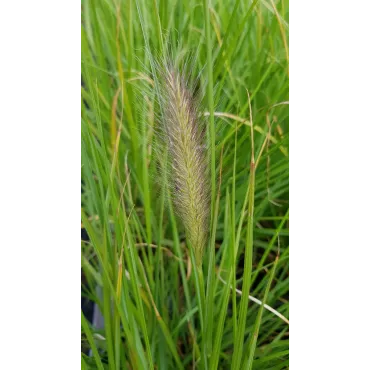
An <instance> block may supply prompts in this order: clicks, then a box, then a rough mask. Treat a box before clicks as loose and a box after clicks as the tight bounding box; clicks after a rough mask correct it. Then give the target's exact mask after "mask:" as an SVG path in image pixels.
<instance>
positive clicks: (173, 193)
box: [81, 0, 289, 370]
mask: <svg viewBox="0 0 370 370" xmlns="http://www.w3.org/2000/svg"><path fill="white" fill-rule="evenodd" d="M288 16H289V13H288V1H287V0H281V1H273V0H254V1H245V0H227V1H221V0H212V1H210V0H189V1H185V2H182V1H168V0H166V1H161V0H153V1H151V0H150V1H143V0H123V1H120V0H104V1H98V0H83V1H82V28H81V58H82V86H81V96H82V103H81V109H82V111H81V116H82V123H81V138H82V152H81V162H82V168H81V171H82V175H81V176H82V193H81V201H82V210H81V214H82V225H81V226H82V228H83V229H84V231H85V232H86V234H87V236H88V237H87V238H85V240H83V241H82V243H81V248H82V249H81V258H82V262H81V263H82V272H83V279H84V282H83V284H82V295H83V298H84V299H86V300H88V301H90V302H93V303H95V304H96V305H97V307H98V308H99V310H100V312H101V314H102V317H103V318H104V327H103V328H97V327H96V326H94V325H93V324H92V323H91V320H90V318H89V317H88V315H87V313H86V312H82V318H81V324H82V355H81V366H82V368H83V369H108V370H118V369H135V370H136V369H140V370H141V369H161V370H166V369H193V368H196V369H207V370H208V369H213V370H216V369H233V370H238V369H252V368H253V369H266V370H267V369H277V370H278V369H287V368H288V356H289V324H288V322H289V321H288V316H289V301H288V291H289V265H288V258H289V240H288V236H289V231H288V229H289V225H288V223H289V160H288V153H289V105H288V104H289V103H288V101H289V98H288V94H289V75H288V73H289V60H288V58H289V50H288V43H289V40H288V27H289V26H288ZM168 50H170V51H171V52H170V53H169V52H168ZM169 55H171V58H168V56H169ZM186 60H188V61H189V63H188V66H190V68H187V69H186V68H184V67H183V66H184V64H185V63H184V61H186ZM158 61H161V62H158ZM162 61H163V62H162ZM99 292H101V293H99Z"/></svg>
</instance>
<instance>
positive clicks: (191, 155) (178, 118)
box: [158, 63, 210, 266]
mask: <svg viewBox="0 0 370 370" xmlns="http://www.w3.org/2000/svg"><path fill="white" fill-rule="evenodd" d="M158 94H159V95H160V96H159V104H160V108H161V116H160V117H161V119H160V120H161V133H162V137H163V138H164V141H165V144H166V146H167V150H168V159H169V180H170V183H171V185H172V186H171V188H172V195H173V201H174V204H175V207H176V211H177V214H178V216H179V217H180V219H181V220H182V222H183V224H184V227H185V231H186V236H187V239H188V242H189V243H190V245H191V247H192V248H193V250H194V254H195V258H196V262H197V265H198V266H201V264H202V256H203V250H204V247H205V245H206V243H207V239H208V230H209V214H210V189H209V176H208V162H207V160H208V156H207V145H206V137H205V124H204V121H203V119H202V118H201V116H200V114H199V112H198V106H199V102H198V99H197V98H195V96H194V92H193V90H192V89H191V87H190V86H189V82H188V81H187V80H186V79H185V78H184V77H183V76H181V74H180V73H179V72H178V71H177V70H176V69H175V67H174V66H173V65H172V64H168V63H167V64H166V65H165V67H164V68H163V70H162V72H161V73H160V76H159V89H158Z"/></svg>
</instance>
